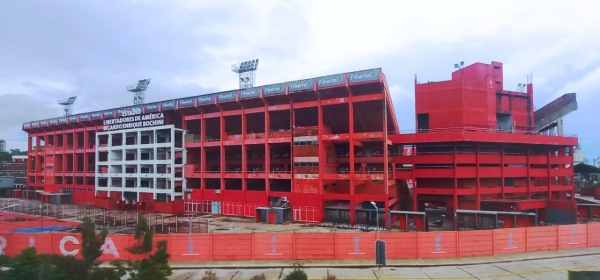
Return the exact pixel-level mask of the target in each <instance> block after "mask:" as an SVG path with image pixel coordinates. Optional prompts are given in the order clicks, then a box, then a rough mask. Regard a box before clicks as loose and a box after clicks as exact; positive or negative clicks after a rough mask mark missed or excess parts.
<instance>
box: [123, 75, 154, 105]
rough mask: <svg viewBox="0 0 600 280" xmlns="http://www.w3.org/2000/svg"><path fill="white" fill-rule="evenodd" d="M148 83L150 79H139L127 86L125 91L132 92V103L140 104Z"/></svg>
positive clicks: (144, 98)
mask: <svg viewBox="0 0 600 280" xmlns="http://www.w3.org/2000/svg"><path fill="white" fill-rule="evenodd" d="M149 84H150V79H143V80H139V81H138V82H137V84H135V85H131V86H127V91H129V92H133V105H141V104H144V103H145V101H146V89H148V85H149Z"/></svg>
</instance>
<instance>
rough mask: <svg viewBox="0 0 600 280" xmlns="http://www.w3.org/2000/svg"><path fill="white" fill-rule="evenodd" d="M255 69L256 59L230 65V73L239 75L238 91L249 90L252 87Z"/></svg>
mask: <svg viewBox="0 0 600 280" xmlns="http://www.w3.org/2000/svg"><path fill="white" fill-rule="evenodd" d="M257 67H258V59H254V60H248V61H244V62H242V63H238V64H234V65H231V71H233V72H235V73H238V74H239V75H240V89H245V88H251V87H253V86H254V78H255V77H256V68H257Z"/></svg>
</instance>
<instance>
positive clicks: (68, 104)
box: [58, 96, 77, 116]
mask: <svg viewBox="0 0 600 280" xmlns="http://www.w3.org/2000/svg"><path fill="white" fill-rule="evenodd" d="M75 100H77V96H71V97H69V98H67V99H62V100H58V104H59V105H63V107H65V108H64V109H63V110H64V111H65V116H70V115H71V114H72V113H73V111H72V108H73V103H75Z"/></svg>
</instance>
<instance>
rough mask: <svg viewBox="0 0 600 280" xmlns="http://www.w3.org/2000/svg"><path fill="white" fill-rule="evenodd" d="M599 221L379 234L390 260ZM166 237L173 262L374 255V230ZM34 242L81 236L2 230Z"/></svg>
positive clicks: (555, 235) (17, 247)
mask: <svg viewBox="0 0 600 280" xmlns="http://www.w3.org/2000/svg"><path fill="white" fill-rule="evenodd" d="M597 236H600V223H590V224H577V225H563V226H545V227H531V228H510V229H496V230H479V231H460V232H454V231H452V232H380V233H379V239H381V240H383V241H385V242H386V253H387V258H388V259H415V258H450V257H468V256H492V255H501V254H512V253H524V252H535V251H547V250H563V249H573V248H587V247H600V238H597ZM154 237H155V238H154V240H155V241H159V240H166V241H167V242H168V247H167V250H168V252H169V254H170V255H171V260H172V261H227V260H359V259H374V258H375V254H374V251H375V250H374V247H375V240H376V238H377V233H375V232H355V233H244V234H216V233H215V234H156V235H155V236H154ZM134 242H135V240H134V238H133V236H132V235H120V234H114V235H109V236H108V237H107V239H106V241H105V243H104V246H103V249H104V254H103V255H102V257H100V260H102V261H111V260H119V259H120V260H136V259H140V258H142V257H144V256H139V255H132V254H130V253H129V252H128V251H127V248H129V247H131V246H133V245H134ZM29 246H35V247H36V249H37V251H38V252H39V253H41V254H47V253H53V254H62V255H74V256H76V257H81V236H80V234H68V233H0V253H1V254H5V255H8V256H14V255H17V254H19V253H20V252H21V251H22V250H23V249H25V248H27V247H29Z"/></svg>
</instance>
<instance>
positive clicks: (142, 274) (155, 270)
mask: <svg viewBox="0 0 600 280" xmlns="http://www.w3.org/2000/svg"><path fill="white" fill-rule="evenodd" d="M152 238H153V234H152V231H151V230H150V228H149V227H148V220H147V219H146V217H145V216H143V215H142V216H140V217H139V219H138V223H137V225H136V227H135V240H136V244H135V245H134V246H132V247H131V248H129V249H128V250H129V252H130V253H132V254H137V255H140V254H149V253H150V252H152ZM156 247H157V248H156V252H154V254H152V255H150V256H148V257H147V258H145V259H143V260H141V261H137V262H134V263H132V264H130V268H129V270H130V272H129V275H130V277H131V279H132V280H142V279H157V280H163V279H164V280H166V279H168V277H169V276H170V275H171V274H172V270H171V267H170V266H169V257H170V255H169V254H168V253H167V241H166V240H161V241H159V242H157V243H156Z"/></svg>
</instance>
